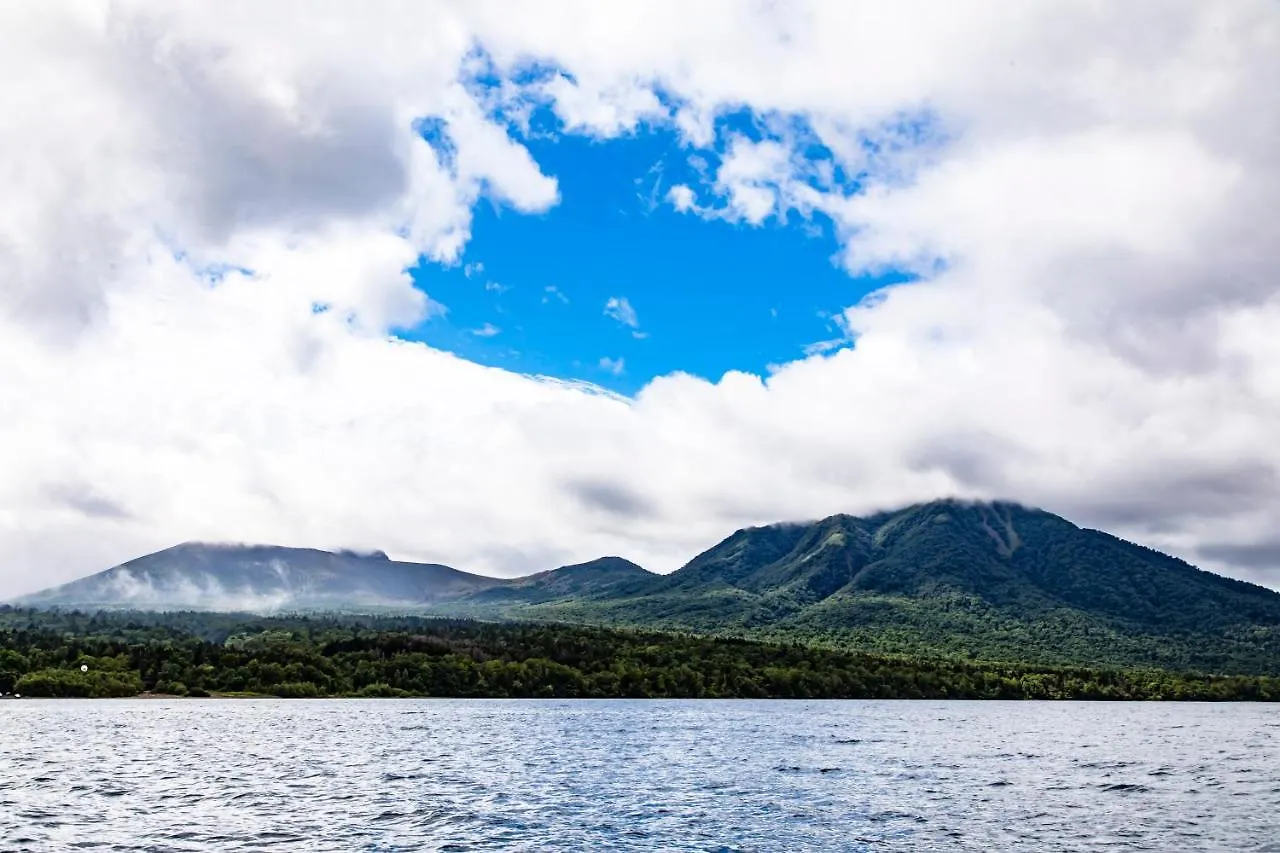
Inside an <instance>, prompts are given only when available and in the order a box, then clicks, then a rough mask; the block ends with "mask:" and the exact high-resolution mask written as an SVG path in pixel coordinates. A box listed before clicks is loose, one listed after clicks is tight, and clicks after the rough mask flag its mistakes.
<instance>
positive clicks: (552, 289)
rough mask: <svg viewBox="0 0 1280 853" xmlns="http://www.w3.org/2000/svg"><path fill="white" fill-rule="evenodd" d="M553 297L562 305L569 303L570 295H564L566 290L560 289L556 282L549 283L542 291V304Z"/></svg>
mask: <svg viewBox="0 0 1280 853" xmlns="http://www.w3.org/2000/svg"><path fill="white" fill-rule="evenodd" d="M552 299H554V300H556V301H557V302H559V303H560V304H561V305H568V304H569V297H567V296H565V295H564V291H562V290H560V288H558V287H556V286H555V285H554V284H548V285H547V286H546V287H545V288H544V289H543V291H542V304H543V305H546V304H547V303H548V302H550V301H551V300H552Z"/></svg>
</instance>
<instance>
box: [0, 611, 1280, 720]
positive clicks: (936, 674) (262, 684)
mask: <svg viewBox="0 0 1280 853" xmlns="http://www.w3.org/2000/svg"><path fill="white" fill-rule="evenodd" d="M0 692H2V693H15V692H16V693H19V694H22V695H23V696H28V697H34V696H41V697H116V696H134V695H138V694H141V693H146V692H152V693H163V694H173V695H179V696H195V697H204V696H243V695H264V696H278V697H290V698H291V697H297V698H305V697H321V696H365V697H408V696H451V697H547V698H551V697H564V698H571V697H584V698H586V697H599V698H605V697H638V698H640V697H673V698H674V697H687V698H733V697H744V698H803V699H817V698H850V699H852V698H882V699H893V698H903V699H919V698H929V699H942V698H957V699H1167V700H1265V701H1274V700H1280V679H1277V678H1268V677H1250V676H1233V677H1226V676H1210V675H1198V674H1192V673H1185V672H1183V673H1174V672H1166V671H1155V670H1120V669H1113V670H1101V669H1087V668H1080V667H1050V666H1032V665H1011V664H990V663H975V662H966V661H958V660H944V659H928V658H916V657H906V656H890V655H882V654H874V653H859V652H848V651H839V650H832V649H823V648H815V647H810V646H804V645H797V644H771V643H763V642H750V641H745V640H735V639H725V638H709V637H701V636H692V635H686V634H672V633H654V632H640V631H627V630H616V629H606V628H593V627H575V626H563V625H546V624H494V623H485V622H475V621H466V620H445V619H427V618H414V617H398V618H396V617H385V618H374V617H336V616H334V617H311V618H304V617H292V618H279V617H276V618H266V617H255V616H248V615H239V614H216V613H169V614H163V613H139V612H98V613H93V614H88V613H78V612H48V611H36V610H27V609H15V608H9V607H0Z"/></svg>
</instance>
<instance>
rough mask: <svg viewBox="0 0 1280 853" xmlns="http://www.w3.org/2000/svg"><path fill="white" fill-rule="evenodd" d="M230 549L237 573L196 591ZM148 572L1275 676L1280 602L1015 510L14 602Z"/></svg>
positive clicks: (207, 559)
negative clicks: (643, 555) (520, 561)
mask: <svg viewBox="0 0 1280 853" xmlns="http://www.w3.org/2000/svg"><path fill="white" fill-rule="evenodd" d="M184 549H185V550H184ZM255 549H257V550H255ZM189 552H190V553H189ZM166 555H167V556H166ZM228 556H232V557H235V559H233V560H231V563H232V564H233V565H232V566H231V567H230V568H225V567H224V568H223V569H219V570H218V571H214V572H206V576H207V577H206V579H205V582H192V583H191V584H188V585H187V586H183V584H182V582H183V580H184V579H186V580H190V579H191V577H192V574H191V573H192V572H193V571H195V570H196V569H199V568H200V566H202V565H204V564H205V563H208V564H213V563H216V562H217V559H215V558H218V557H223V558H226V557H228ZM286 557H287V559H285V558H286ZM166 560H167V562H166ZM202 560H203V561H204V563H202V562H201V561H202ZM139 564H141V565H139ZM193 566H194V569H193ZM140 570H142V571H143V579H144V580H146V581H148V582H150V583H152V584H153V585H155V583H156V581H157V579H159V580H160V581H162V582H161V583H160V587H161V588H164V589H169V590H178V591H183V590H185V591H186V592H187V593H194V594H197V595H198V596H203V598H201V599H200V600H199V601H197V602H195V603H196V604H197V605H199V604H201V603H203V604H208V603H209V601H210V600H214V601H217V602H223V601H227V602H233V601H234V598H235V596H234V595H232V593H235V592H236V591H237V590H245V589H250V588H251V584H250V582H251V581H257V582H262V580H263V578H266V579H268V580H270V579H271V578H273V577H274V578H276V580H274V581H271V583H270V584H268V586H267V587H266V588H265V590H264V589H263V588H261V587H255V588H253V591H255V592H263V591H265V592H267V593H270V594H271V595H272V596H275V597H274V598H271V597H268V598H266V599H264V600H266V601H268V602H273V603H274V609H275V610H281V609H288V608H289V607H292V608H293V609H295V610H347V611H348V612H350V611H352V610H355V611H359V610H360V609H361V608H364V609H366V610H370V611H372V610H383V609H387V608H392V609H395V608H399V609H402V610H407V611H411V612H421V613H431V614H438V615H448V616H460V617H470V618H480V619H497V620H521V621H560V622H577V623H583V624H602V625H615V626H626V627H637V628H660V629H669V630H682V631H695V632H705V633H727V634H736V635H742V636H747V637H753V638H770V639H787V640H795V639H800V640H804V641H807V642H816V643H824V644H828V645H839V646H847V647H853V648H865V649H868V650H877V651H887V652H893V653H901V654H944V655H948V656H955V657H962V658H982V659H997V660H999V659H1007V660H1026V661H1035V662H1043V663H1083V664H1102V663H1105V664H1109V665H1110V664H1115V665H1144V666H1145V665H1150V666H1164V667H1171V668H1183V669H1189V668H1197V667H1198V668H1205V669H1208V670H1213V671H1224V672H1225V671H1240V672H1278V673H1280V593H1277V592H1274V591H1271V590H1268V589H1266V588H1265V587H1261V586H1257V585H1255V584H1250V583H1248V582H1246V581H1240V580H1236V579H1232V578H1227V577H1223V576H1221V575H1216V574H1213V573H1211V572H1206V571H1204V570H1201V569H1198V568H1196V567H1195V566H1192V565H1191V564H1189V563H1187V562H1185V561H1182V560H1179V559H1178V558H1175V557H1171V556H1169V555H1165V554H1162V553H1160V552H1159V551H1155V550H1153V549H1150V548H1146V547H1144V546H1141V545H1136V544H1134V543H1131V542H1127V541H1125V540H1122V539H1119V538H1118V537H1115V536H1112V535H1111V534H1107V533H1105V532H1102V531H1096V530H1090V529H1088V528H1082V527H1078V526H1077V525H1075V524H1073V523H1071V522H1070V521H1068V520H1067V519H1064V518H1061V517H1059V516H1056V515H1053V514H1051V513H1048V512H1045V511H1044V510H1039V509H1035V508H1031V507H1026V506H1024V505H1022V504H1019V503H1015V502H1011V501H995V502H981V501H963V500H957V499H944V500H940V501H931V502H927V503H920V504H913V505H911V506H908V507H904V508H901V509H898V510H885V511H882V512H877V513H872V514H869V515H866V516H861V517H860V516H854V515H848V514H836V515H832V516H828V517H826V518H823V519H818V520H816V521H812V522H780V523H775V524H770V525H762V526H757V527H744V528H742V529H740V530H737V531H735V532H734V533H732V534H731V535H729V536H728V537H726V538H725V539H724V540H722V541H721V542H720V543H718V544H716V545H714V546H712V547H711V548H709V549H707V550H706V551H704V552H702V553H701V554H698V555H697V556H695V557H694V558H693V559H692V560H690V561H689V562H688V563H686V564H685V565H684V566H683V567H681V568H680V569H677V570H676V571H674V572H672V573H670V574H667V575H657V574H653V573H650V572H647V571H646V570H644V569H643V568H641V567H640V566H638V565H636V564H634V563H631V562H629V561H627V560H624V559H622V558H620V557H604V558H600V559H598V560H592V561H588V562H586V563H579V564H575V565H572V566H562V567H560V568H558V569H553V570H549V571H544V572H537V573H534V574H531V575H526V576H524V577H520V578H511V579H499V578H491V577H488V576H484V575H475V574H470V573H467V572H462V571H460V570H457V569H453V568H451V567H448V566H441V565H438V564H420V563H406V562H400V561H395V560H391V559H389V558H388V557H387V556H386V555H385V554H384V553H382V552H362V553H357V552H351V551H340V552H325V551H317V550H315V549H280V548H276V546H245V545H239V546H204V545H200V544H199V543H196V544H194V545H193V544H192V543H184V545H180V546H175V547H174V548H173V549H166V550H165V551H161V552H157V554H153V555H148V556H147V557H142V558H138V559H137V560H133V561H129V562H128V563H124V564H121V566H117V567H113V568H112V569H108V570H107V571H106V572H102V573H99V574H98V575H93V576H90V577H89V578H85V579H81V580H80V581H74V582H72V583H71V584H67V585H64V586H63V587H59V588H56V589H54V590H46V591H44V592H43V593H37V594H35V595H34V596H28V597H26V598H25V599H22V600H20V601H21V603H25V604H37V605H42V606H69V605H71V604H73V603H76V602H73V601H72V600H71V599H72V598H74V597H75V594H81V597H83V593H84V592H85V591H86V590H88V591H90V592H94V593H95V594H98V595H99V597H100V598H105V599H106V600H105V601H99V602H79V603H81V604H86V605H88V604H106V605H109V606H120V605H121V603H124V604H125V605H129V604H130V603H132V604H133V605H135V606H136V605H137V604H138V603H139V600H138V598H137V597H136V596H135V597H134V598H132V599H129V598H128V597H127V596H126V597H125V598H124V600H123V602H122V599H121V598H120V595H119V593H120V585H119V584H118V583H117V584H116V585H115V586H113V585H112V583H111V581H112V579H113V577H114V576H113V573H116V574H123V575H125V576H126V577H133V574H132V573H136V572H139V571H140ZM170 576H172V577H170ZM198 577H199V576H198V575H197V578H198ZM166 578H168V579H169V581H168V582H169V586H168V587H165V586H164V582H165V579H166ZM209 578H212V580H211V581H210V580H209ZM95 579H96V580H95ZM134 579H135V580H137V578H134ZM326 583H327V584H330V586H329V587H325V586H324V585H325V584H326ZM78 584H79V585H81V586H79V587H77V585H78ZM95 584H96V586H95ZM68 588H70V589H68ZM317 590H319V592H317ZM325 590H327V592H326V591H325ZM113 593H114V594H116V595H117V598H116V599H115V600H114V602H113V600H112V599H111V594H113ZM188 601H189V602H190V599H188ZM141 603H142V604H144V605H147V601H146V600H143V601H142V602H141ZM148 606H151V607H152V608H154V607H156V606H157V605H156V604H155V603H154V596H153V597H152V601H151V603H150V604H149V605H148ZM204 609H222V608H211V607H205V608H204Z"/></svg>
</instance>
